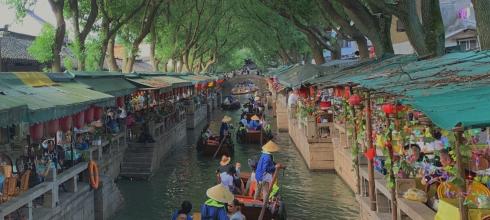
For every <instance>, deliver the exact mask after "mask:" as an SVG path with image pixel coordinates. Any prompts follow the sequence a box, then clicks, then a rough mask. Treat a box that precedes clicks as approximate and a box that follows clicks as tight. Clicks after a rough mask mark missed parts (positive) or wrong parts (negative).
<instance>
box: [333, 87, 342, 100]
mask: <svg viewBox="0 0 490 220" xmlns="http://www.w3.org/2000/svg"><path fill="white" fill-rule="evenodd" d="M334 96H335V97H338V98H340V97H342V96H343V94H342V87H336V88H334Z"/></svg>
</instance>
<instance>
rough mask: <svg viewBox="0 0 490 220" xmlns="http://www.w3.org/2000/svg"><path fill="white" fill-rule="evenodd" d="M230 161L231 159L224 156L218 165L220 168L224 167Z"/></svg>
mask: <svg viewBox="0 0 490 220" xmlns="http://www.w3.org/2000/svg"><path fill="white" fill-rule="evenodd" d="M230 161H231V157H228V156H226V155H223V156H222V157H221V161H220V162H219V164H220V165H221V166H226V165H228V164H229V163H230Z"/></svg>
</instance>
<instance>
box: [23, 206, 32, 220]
mask: <svg viewBox="0 0 490 220" xmlns="http://www.w3.org/2000/svg"><path fill="white" fill-rule="evenodd" d="M22 214H23V215H24V216H25V217H26V219H27V220H32V219H33V217H32V201H29V202H28V203H27V204H26V207H25V208H23V209H22Z"/></svg>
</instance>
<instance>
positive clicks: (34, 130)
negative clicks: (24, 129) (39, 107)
mask: <svg viewBox="0 0 490 220" xmlns="http://www.w3.org/2000/svg"><path fill="white" fill-rule="evenodd" d="M29 134H30V135H31V139H32V140H33V141H39V140H41V138H43V135H44V124H43V123H38V124H33V125H31V126H30V127H29Z"/></svg>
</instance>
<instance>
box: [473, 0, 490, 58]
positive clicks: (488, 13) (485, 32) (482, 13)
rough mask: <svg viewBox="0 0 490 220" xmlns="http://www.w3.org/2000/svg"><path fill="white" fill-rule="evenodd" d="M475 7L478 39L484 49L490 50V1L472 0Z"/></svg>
mask: <svg viewBox="0 0 490 220" xmlns="http://www.w3.org/2000/svg"><path fill="white" fill-rule="evenodd" d="M472 2H473V7H474V8H475V16H476V25H477V31H478V39H479V41H480V48H481V49H482V50H490V25H489V24H490V10H489V9H490V1H488V0H472Z"/></svg>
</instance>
